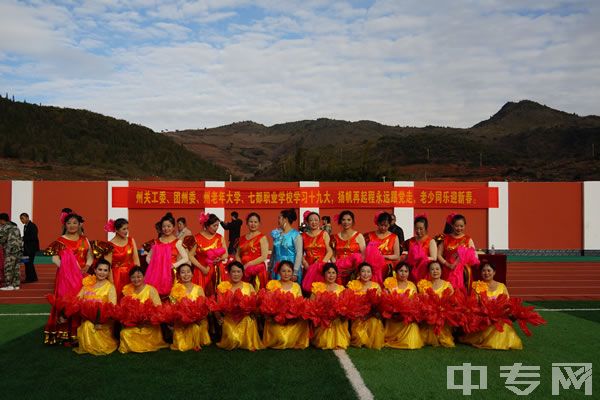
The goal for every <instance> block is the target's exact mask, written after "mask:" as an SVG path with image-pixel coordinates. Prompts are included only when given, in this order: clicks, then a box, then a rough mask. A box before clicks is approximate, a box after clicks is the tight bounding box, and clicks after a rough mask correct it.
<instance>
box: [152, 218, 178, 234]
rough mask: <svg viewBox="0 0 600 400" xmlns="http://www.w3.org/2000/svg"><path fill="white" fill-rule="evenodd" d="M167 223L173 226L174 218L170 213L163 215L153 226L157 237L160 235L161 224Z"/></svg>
mask: <svg viewBox="0 0 600 400" xmlns="http://www.w3.org/2000/svg"><path fill="white" fill-rule="evenodd" d="M165 221H169V222H170V223H171V225H173V226H175V218H173V214H171V213H170V212H168V213H166V214H165V215H163V217H162V218H161V219H160V221H158V222H157V223H156V224H155V225H154V226H155V227H156V231H157V232H158V237H160V235H161V234H162V225H163V222H165Z"/></svg>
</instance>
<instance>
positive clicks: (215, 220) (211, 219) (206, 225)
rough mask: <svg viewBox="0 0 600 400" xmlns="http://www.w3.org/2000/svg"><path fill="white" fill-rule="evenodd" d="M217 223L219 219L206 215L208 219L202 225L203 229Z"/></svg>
mask: <svg viewBox="0 0 600 400" xmlns="http://www.w3.org/2000/svg"><path fill="white" fill-rule="evenodd" d="M218 221H220V219H219V217H217V216H216V215H215V214H208V219H207V220H206V222H205V223H204V228H208V227H209V226H211V225H212V224H214V223H215V222H218Z"/></svg>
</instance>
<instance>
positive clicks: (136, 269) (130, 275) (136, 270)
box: [129, 265, 146, 278]
mask: <svg viewBox="0 0 600 400" xmlns="http://www.w3.org/2000/svg"><path fill="white" fill-rule="evenodd" d="M136 272H139V273H141V274H142V275H146V274H145V273H144V268H142V267H140V266H139V265H136V266H135V267H133V268H131V269H130V270H129V278H131V277H132V276H133V274H135V273H136Z"/></svg>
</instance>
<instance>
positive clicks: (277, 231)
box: [271, 229, 281, 240]
mask: <svg viewBox="0 0 600 400" xmlns="http://www.w3.org/2000/svg"><path fill="white" fill-rule="evenodd" d="M271 237H272V238H273V240H277V239H279V238H280V237H281V229H273V230H272V231H271Z"/></svg>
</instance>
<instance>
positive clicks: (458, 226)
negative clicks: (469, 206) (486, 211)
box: [438, 214, 475, 291]
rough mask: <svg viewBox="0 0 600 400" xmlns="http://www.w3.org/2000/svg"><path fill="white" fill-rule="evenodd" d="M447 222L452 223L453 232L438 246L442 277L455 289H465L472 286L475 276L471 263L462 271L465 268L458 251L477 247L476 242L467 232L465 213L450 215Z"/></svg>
mask: <svg viewBox="0 0 600 400" xmlns="http://www.w3.org/2000/svg"><path fill="white" fill-rule="evenodd" d="M446 224H448V225H450V227H451V228H452V232H451V233H449V234H447V235H445V237H444V241H443V242H442V243H440V245H439V247H438V261H439V262H440V264H441V265H442V267H443V270H442V279H444V280H447V281H449V282H450V283H451V284H452V286H453V287H454V288H455V289H460V290H463V291H464V290H466V288H470V287H471V282H472V281H473V276H472V273H471V266H470V265H464V271H461V269H463V268H461V266H462V263H460V259H459V256H458V252H459V248H461V247H463V248H472V249H475V244H474V243H473V239H471V237H470V236H469V235H467V234H465V226H466V225H467V220H466V218H465V217H464V216H463V215H461V214H450V215H448V218H447V219H446ZM457 268H458V269H457Z"/></svg>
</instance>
